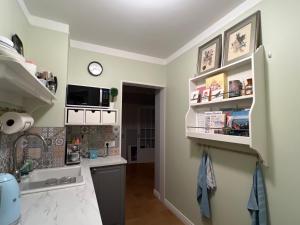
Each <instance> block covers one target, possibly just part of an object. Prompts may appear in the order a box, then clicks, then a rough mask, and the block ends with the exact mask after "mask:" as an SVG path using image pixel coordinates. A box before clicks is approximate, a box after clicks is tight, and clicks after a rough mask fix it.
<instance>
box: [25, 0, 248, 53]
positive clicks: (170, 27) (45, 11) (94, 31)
mask: <svg viewBox="0 0 300 225" xmlns="http://www.w3.org/2000/svg"><path fill="white" fill-rule="evenodd" d="M244 1H245V0H25V4H26V6H27V8H28V10H29V12H30V13H31V14H32V15H34V16H39V17H43V18H46V19H50V20H54V21H57V22H62V23H66V24H69V25H70V38H71V39H73V40H79V41H84V42H89V43H93V44H97V45H101V46H106V47H110V48H115V49H121V50H125V51H130V52H135V53H139V54H144V55H148V56H153V57H158V58H167V57H168V56H170V55H171V54H172V53H174V52H175V51H176V50H178V49H179V48H181V47H182V46H183V45H185V44H186V43H187V42H189V41H190V40H192V39H193V38H194V37H196V36H197V35H198V34H199V33H201V32H202V31H204V30H205V29H206V28H207V27H209V26H210V25H212V24H213V23H214V22H216V21H217V20H219V19H220V18H222V17H223V16H224V15H226V14H227V13H228V12H230V11H231V10H232V9H233V8H235V7H236V6H238V5H239V4H241V3H243V2H244Z"/></svg>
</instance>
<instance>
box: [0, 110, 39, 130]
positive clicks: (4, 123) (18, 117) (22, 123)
mask: <svg viewBox="0 0 300 225" xmlns="http://www.w3.org/2000/svg"><path fill="white" fill-rule="evenodd" d="M0 124H1V131H2V132H3V133H5V134H14V133H18V132H22V131H25V130H28V129H29V128H31V127H32V126H33V124H34V120H33V118H32V117H31V116H30V115H28V114H26V113H17V112H7V113H4V114H3V115H2V116H1V118H0Z"/></svg>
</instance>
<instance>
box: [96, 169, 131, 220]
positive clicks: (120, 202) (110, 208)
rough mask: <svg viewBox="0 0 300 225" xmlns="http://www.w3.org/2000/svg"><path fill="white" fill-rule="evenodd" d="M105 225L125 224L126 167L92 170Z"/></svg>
mask: <svg viewBox="0 0 300 225" xmlns="http://www.w3.org/2000/svg"><path fill="white" fill-rule="evenodd" d="M91 174H92V178H93V183H94V188H95V192H96V196H97V201H98V205H99V210H100V214H101V218H102V222H103V225H124V224H125V178H126V167H125V165H114V166H105V167H96V168H91Z"/></svg>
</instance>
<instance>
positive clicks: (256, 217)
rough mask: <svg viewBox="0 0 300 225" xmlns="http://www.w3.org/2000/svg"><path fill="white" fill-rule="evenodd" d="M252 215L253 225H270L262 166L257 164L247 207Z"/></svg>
mask: <svg viewBox="0 0 300 225" xmlns="http://www.w3.org/2000/svg"><path fill="white" fill-rule="evenodd" d="M247 208H248V210H249V212H250V215H251V221H252V222H251V225H268V212H267V197H266V187H265V182H264V176H263V172H262V168H261V165H260V164H259V163H257V164H256V168H255V171H254V174H253V185H252V189H251V193H250V197H249V201H248V206H247Z"/></svg>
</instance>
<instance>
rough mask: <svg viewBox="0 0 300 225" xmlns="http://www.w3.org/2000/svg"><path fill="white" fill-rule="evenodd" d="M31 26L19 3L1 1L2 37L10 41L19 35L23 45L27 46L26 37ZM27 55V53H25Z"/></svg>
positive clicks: (0, 31)
mask: <svg viewBox="0 0 300 225" xmlns="http://www.w3.org/2000/svg"><path fill="white" fill-rule="evenodd" d="M28 27H29V25H28V23H27V20H26V18H25V16H24V14H23V12H22V11H21V9H20V7H19V5H18V3H17V1H15V0H1V7H0V35H1V36H5V37H7V38H9V39H10V37H11V36H12V35H13V34H15V33H17V34H18V36H19V37H20V38H21V40H22V42H23V44H26V35H27V29H28ZM25 53H26V51H25Z"/></svg>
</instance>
